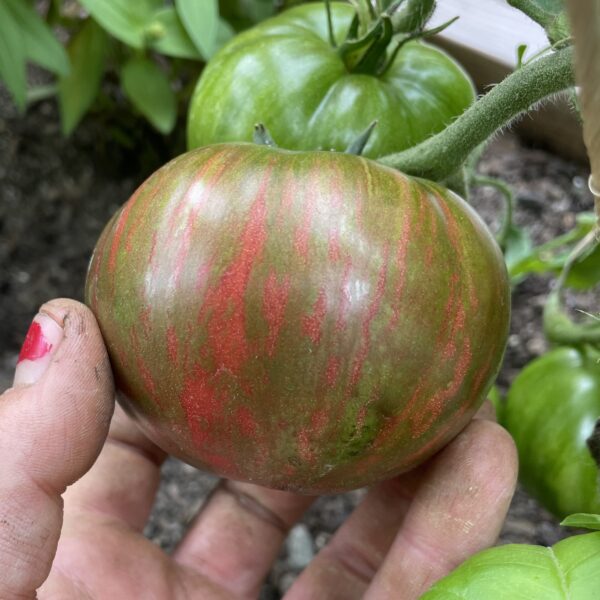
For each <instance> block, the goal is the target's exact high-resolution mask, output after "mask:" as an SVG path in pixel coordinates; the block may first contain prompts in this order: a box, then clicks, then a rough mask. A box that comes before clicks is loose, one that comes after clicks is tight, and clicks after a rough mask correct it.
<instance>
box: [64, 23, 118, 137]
mask: <svg viewBox="0 0 600 600" xmlns="http://www.w3.org/2000/svg"><path fill="white" fill-rule="evenodd" d="M108 44H109V38H108V36H107V34H106V33H105V32H104V30H103V29H101V28H100V26H99V25H98V24H97V23H96V22H95V21H93V20H92V19H87V20H86V21H85V23H84V24H83V27H82V28H81V29H80V30H79V31H78V32H77V34H76V35H75V36H74V37H73V38H72V40H71V42H70V43H69V48H68V50H69V56H70V58H71V65H72V66H71V73H70V74H69V75H67V76H66V77H61V78H60V80H59V85H58V103H59V107H60V116H61V122H62V131H63V133H64V134H65V135H69V134H70V133H71V132H72V131H73V129H75V127H77V124H78V123H79V121H81V119H82V117H83V115H85V113H86V112H87V111H88V109H89V108H90V106H91V105H92V103H93V102H94V99H95V98H96V96H97V95H98V90H99V89H100V84H101V82H102V76H103V74H104V65H105V62H106V51H107V49H108Z"/></svg>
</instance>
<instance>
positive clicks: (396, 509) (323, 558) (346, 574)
mask: <svg viewBox="0 0 600 600" xmlns="http://www.w3.org/2000/svg"><path fill="white" fill-rule="evenodd" d="M412 493H413V490H412V489H410V488H409V487H406V486H405V485H403V482H402V479H401V478H394V479H391V480H389V481H384V482H382V483H380V484H379V485H377V486H375V487H374V488H373V489H372V490H371V491H370V492H369V493H368V494H367V496H366V497H365V499H364V500H363V502H362V503H361V504H360V505H359V506H358V507H357V508H356V509H355V511H354V512H353V513H352V514H351V515H350V517H349V518H348V520H347V521H346V522H345V523H344V524H343V525H342V526H341V527H340V529H339V530H338V531H337V532H336V533H335V535H334V536H333V537H332V538H331V540H330V542H329V543H328V544H327V546H325V548H323V550H321V552H320V553H319V554H318V555H317V557H316V559H315V560H313V562H312V563H311V564H310V565H309V566H308V567H307V568H306V569H305V570H304V571H303V573H302V574H301V575H300V577H299V578H298V579H297V580H296V582H295V583H294V585H293V586H292V587H291V588H290V590H289V592H288V594H287V595H286V600H312V599H313V598H314V599H315V600H316V599H317V598H318V599H321V598H327V600H335V599H339V600H352V599H353V598H362V597H363V596H364V594H365V592H366V590H367V588H368V586H369V585H370V583H371V580H372V579H373V577H374V576H375V573H376V572H377V570H378V569H379V566H380V565H381V564H382V563H383V560H384V558H385V555H386V553H387V552H388V550H389V548H390V546H391V545H392V542H393V541H394V537H395V536H396V533H397V532H398V529H399V527H400V525H401V524H402V520H403V519H404V515H405V514H406V512H407V510H408V508H409V506H410V502H411V499H412Z"/></svg>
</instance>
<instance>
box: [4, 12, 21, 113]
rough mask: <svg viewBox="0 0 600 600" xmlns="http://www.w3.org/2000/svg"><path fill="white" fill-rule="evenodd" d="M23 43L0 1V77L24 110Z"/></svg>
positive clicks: (11, 17) (15, 25)
mask: <svg viewBox="0 0 600 600" xmlns="http://www.w3.org/2000/svg"><path fill="white" fill-rule="evenodd" d="M25 60H26V59H25V44H24V43H23V39H22V37H21V36H20V35H19V30H18V24H17V23H15V21H14V18H13V16H12V12H10V11H9V10H8V7H7V5H6V4H4V3H3V2H0V78H2V79H3V80H4V83H5V84H6V87H7V88H8V91H9V92H10V93H11V94H12V97H13V98H14V101H15V104H16V105H17V107H18V108H19V110H21V111H22V110H24V108H25V99H26V94H27V81H26V79H25Z"/></svg>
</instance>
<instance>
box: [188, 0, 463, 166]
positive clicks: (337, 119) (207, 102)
mask: <svg viewBox="0 0 600 600" xmlns="http://www.w3.org/2000/svg"><path fill="white" fill-rule="evenodd" d="M332 12H333V30H334V36H335V38H336V40H338V41H339V42H340V43H341V42H342V41H343V40H344V38H345V35H346V33H347V31H348V28H349V26H350V23H351V21H352V18H353V16H354V9H353V8H352V7H351V6H350V5H349V4H342V3H338V2H334V3H333V4H332ZM345 60H346V61H349V60H350V58H348V56H346V59H344V57H342V56H341V55H340V50H339V48H333V47H332V45H331V44H330V42H329V36H328V28H327V17H326V11H325V7H324V4H323V3H313V4H307V5H302V6H298V7H295V8H291V9H289V10H287V11H285V12H283V13H281V14H280V15H278V16H276V17H273V18H271V19H268V20H267V21H263V22H262V23H260V24H259V25H257V26H256V27H254V28H252V29H249V30H247V31H245V32H243V33H242V34H240V35H238V36H237V37H235V38H234V39H233V40H231V42H229V43H228V44H227V45H226V46H225V47H223V48H222V49H221V51H220V52H218V53H217V54H216V55H215V56H214V57H213V58H212V60H211V61H210V62H209V64H208V65H207V67H206V68H205V70H204V72H203V74H202V76H201V77H200V80H199V82H198V84H197V87H196V90H195V93H194V95H193V97H192V100H191V103H190V110H189V120H188V145H189V147H190V148H195V147H198V146H204V145H207V144H212V143H216V142H228V141H250V140H251V139H252V132H253V127H254V125H255V124H256V123H257V122H260V123H263V124H265V125H266V127H267V129H268V130H269V131H270V132H271V134H272V136H273V138H274V140H275V142H276V143H277V144H278V145H279V146H281V147H282V148H287V149H294V150H317V149H322V150H330V149H333V150H338V151H343V150H345V149H346V148H348V147H349V146H350V144H352V142H353V141H354V140H355V139H356V138H358V136H359V135H360V134H361V133H362V132H363V131H364V130H365V129H366V128H367V127H368V125H369V124H370V123H371V122H372V121H373V120H375V119H377V120H378V125H377V127H375V130H374V131H373V133H372V135H371V138H370V140H369V142H368V144H367V146H366V148H365V151H364V155H365V156H368V157H371V158H377V157H379V156H382V155H385V154H389V153H391V152H396V151H400V150H403V149H405V148H407V147H410V146H413V145H415V144H417V143H418V142H420V141H422V140H423V139H425V138H427V137H428V136H430V135H432V134H433V133H436V132H438V131H440V130H441V129H443V128H444V126H445V125H447V124H448V123H449V122H450V121H452V120H453V119H454V118H455V117H456V116H457V115H459V114H460V113H462V112H463V111H464V109H465V108H466V107H468V106H469V105H470V104H471V102H472V101H473V99H474V89H473V85H472V83H471V81H470V79H469V78H468V76H467V75H466V74H465V72H464V71H463V70H462V68H461V67H460V66H459V65H458V64H457V63H456V62H454V61H453V60H452V59H451V58H450V57H449V56H447V55H446V54H445V53H444V52H443V51H442V50H440V49H437V48H434V47H433V46H430V45H427V44H425V43H422V42H418V41H412V42H409V43H407V44H406V45H405V46H404V47H402V49H401V50H400V52H398V54H397V56H396V58H395V60H393V62H392V64H391V66H390V67H389V68H388V69H387V70H386V71H385V73H383V74H381V75H377V74H372V73H370V72H365V73H360V72H355V71H353V68H354V69H356V68H358V67H356V66H354V67H351V66H348V65H347V64H346V62H345Z"/></svg>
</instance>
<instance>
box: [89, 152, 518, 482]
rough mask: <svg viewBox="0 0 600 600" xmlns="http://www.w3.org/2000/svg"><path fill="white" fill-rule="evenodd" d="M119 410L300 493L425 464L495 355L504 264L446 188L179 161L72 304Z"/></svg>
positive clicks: (343, 172)
mask: <svg viewBox="0 0 600 600" xmlns="http://www.w3.org/2000/svg"><path fill="white" fill-rule="evenodd" d="M86 297H87V302H88V303H89V304H90V306H91V307H92V308H93V310H94V313H95V314H96V316H97V318H98V321H99V324H100V327H101V330H102V334H103V336H104V339H105V341H106V343H107V347H108V350H109V353H110V356H111V360H112V364H113V368H114V372H115V376H116V380H117V383H118V385H119V386H120V388H121V390H123V391H124V393H125V395H126V398H124V400H123V401H124V403H125V405H126V406H127V407H128V409H129V411H130V412H131V413H132V414H134V415H135V416H136V418H137V419H138V421H139V422H140V424H141V425H142V427H143V429H144V431H145V432H146V433H147V434H148V435H149V437H150V438H151V439H153V440H154V441H155V442H157V443H158V444H159V445H160V446H161V447H162V448H164V449H166V450H168V451H169V452H170V453H172V454H174V455H175V456H179V457H180V458H183V459H184V460H186V461H188V462H190V463H191V464H194V465H197V466H199V467H203V468H208V469H210V470H213V471H214V472H216V473H218V474H220V475H223V476H225V477H230V478H234V479H243V480H248V481H253V482H255V483H259V484H262V485H266V486H270V487H277V488H285V489H293V490H297V491H302V492H309V493H323V492H331V491H334V490H342V489H350V488H355V487H360V486H362V485H365V484H368V483H370V482H374V481H377V480H379V479H383V478H387V477H391V476H392V475H394V474H396V473H399V472H401V471H405V470H407V469H410V468H411V467H413V466H415V465H416V464H418V463H420V462H422V461H423V460H425V459H426V458H428V457H429V456H431V455H432V454H433V453H434V452H436V451H437V450H439V449H440V448H441V447H442V446H443V445H444V444H445V443H447V442H448V441H449V440H450V439H451V438H452V437H454V436H455V435H456V434H457V433H458V432H459V431H460V430H461V429H462V428H463V427H464V426H465V424H466V423H467V422H468V421H469V420H470V418H471V417H472V415H473V413H474V412H475V411H476V409H477V408H478V406H479V404H480V403H481V401H482V400H483V398H484V397H485V395H486V393H487V391H488V390H489V388H490V386H491V384H492V382H493V379H494V377H495V374H496V371H497V370H498V367H499V364H500V360H501V357H502V353H503V349H504V344H505V341H506V336H507V329H508V319H509V286H508V280H507V274H506V268H505V265H504V262H503V260H502V255H501V253H500V251H499V249H498V247H497V246H496V244H495V242H494V240H493V238H492V237H491V235H490V233H489V231H488V230H487V228H486V227H485V225H484V224H483V223H482V222H481V221H480V219H479V218H478V217H477V215H476V214H475V213H474V211H472V210H471V209H470V208H469V207H468V205H466V204H465V203H464V201H462V200H461V199H460V198H459V197H458V196H456V195H454V194H453V193H451V192H449V191H447V190H445V189H444V188H443V187H441V186H439V185H437V184H434V183H431V182H426V181H423V180H417V179H412V178H409V177H406V176H404V175H402V174H400V173H398V172H397V171H395V170H392V169H389V168H386V167H382V166H380V165H378V164H377V163H375V162H372V161H370V160H368V159H364V158H362V157H357V156H353V155H347V154H341V153H331V152H289V151H284V150H279V149H274V148H269V147H267V146H259V145H253V144H223V145H215V146H209V147H206V148H204V149H199V150H196V151H193V152H190V153H188V154H185V155H182V156H180V157H179V158H177V159H175V160H173V161H172V162H171V163H169V164H168V165H166V166H165V167H163V168H162V169H160V170H159V171H158V172H157V173H156V174H154V175H153V176H152V177H151V178H150V179H149V180H147V181H146V183H144V184H143V185H142V186H141V187H140V188H139V189H138V190H137V192H136V193H135V194H134V196H133V197H132V198H131V199H130V200H129V202H128V203H127V204H126V205H125V206H124V207H123V208H122V209H121V210H120V211H119V213H117V215H115V217H114V218H113V220H112V221H111V222H110V223H109V225H108V226H107V228H106V229H105V231H104V233H103V235H102V237H101V239H100V241H99V243H98V246H97V248H96V251H95V253H94V256H93V259H92V262H91V265H90V270H89V275H88V281H87V290H86Z"/></svg>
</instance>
